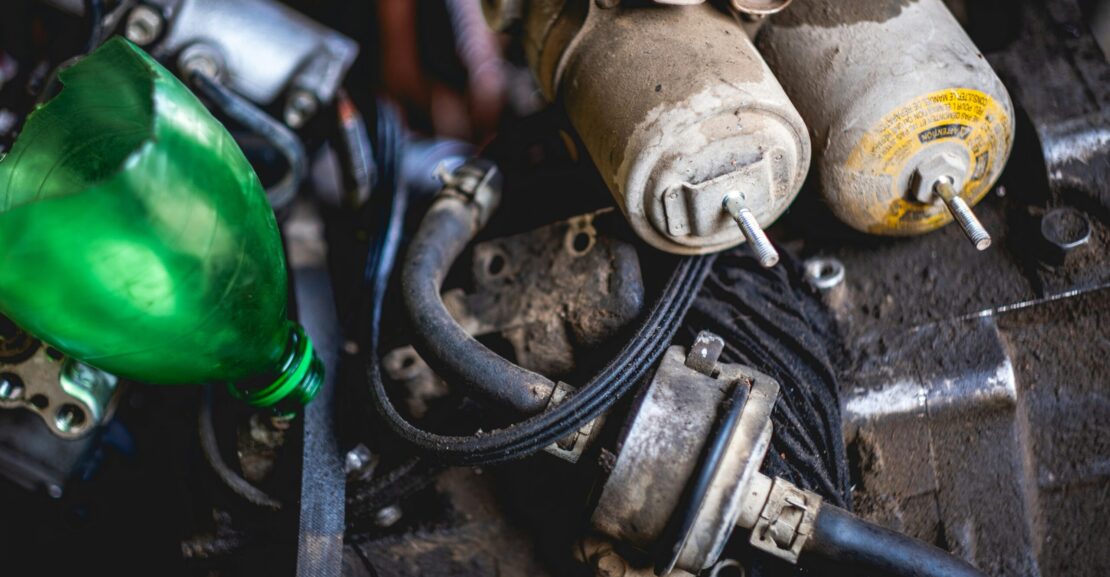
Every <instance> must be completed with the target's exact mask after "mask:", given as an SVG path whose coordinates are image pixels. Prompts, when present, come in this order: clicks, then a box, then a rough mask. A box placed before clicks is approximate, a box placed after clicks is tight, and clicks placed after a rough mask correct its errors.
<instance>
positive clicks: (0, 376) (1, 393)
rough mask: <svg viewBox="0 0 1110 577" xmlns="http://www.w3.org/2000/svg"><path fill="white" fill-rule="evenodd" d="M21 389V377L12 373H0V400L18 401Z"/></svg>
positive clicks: (20, 396)
mask: <svg viewBox="0 0 1110 577" xmlns="http://www.w3.org/2000/svg"><path fill="white" fill-rule="evenodd" d="M23 391H24V387H23V380H22V379H20V378H19V377H18V376H16V375H14V374H12V373H0V401H18V400H19V399H21V398H22V397H23Z"/></svg>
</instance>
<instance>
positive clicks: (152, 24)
mask: <svg viewBox="0 0 1110 577" xmlns="http://www.w3.org/2000/svg"><path fill="white" fill-rule="evenodd" d="M165 27H166V21H165V19H164V18H162V15H161V14H160V13H159V12H158V11H157V10H155V9H154V8H151V7H150V6H146V5H142V4H140V5H139V6H136V7H135V8H134V9H132V10H131V12H130V13H129V14H128V15H127V23H126V24H125V25H124V29H123V35H124V36H125V37H127V39H128V40H130V41H132V42H134V43H135V44H138V45H139V46H149V45H150V44H153V43H154V41H156V40H158V38H159V37H160V36H162V32H163V30H164V29H165Z"/></svg>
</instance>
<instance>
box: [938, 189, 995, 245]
mask: <svg viewBox="0 0 1110 577" xmlns="http://www.w3.org/2000/svg"><path fill="white" fill-rule="evenodd" d="M934 188H935V189H936V192H937V194H939V195H940V197H941V199H943V200H944V205H945V206H947V207H948V211H949V212H951V213H952V217H953V218H955V219H956V222H957V223H959V225H960V228H961V229H963V231H964V235H966V236H967V239H968V240H970V241H971V244H973V245H975V248H976V249H978V250H987V249H988V248H990V245H991V235H990V233H988V232H987V229H986V228H984V227H983V223H981V222H979V219H978V218H976V217H975V213H974V212H972V211H971V207H970V206H968V205H967V201H965V200H964V199H963V198H962V197H960V195H958V194H956V189H955V188H954V187H953V186H952V183H951V182H949V181H947V180H941V181H938V182H937V183H936V185H935V187H934Z"/></svg>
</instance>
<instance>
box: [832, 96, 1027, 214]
mask: <svg viewBox="0 0 1110 577" xmlns="http://www.w3.org/2000/svg"><path fill="white" fill-rule="evenodd" d="M1011 138H1012V134H1011V125H1010V118H1009V116H1008V115H1007V113H1006V109H1005V108H1003V107H1002V106H1001V105H1000V104H999V103H998V102H997V101H995V100H994V98H991V97H990V96H989V95H987V94H985V93H983V92H980V91H978V90H972V89H969V88H954V89H948V90H940V91H937V92H933V93H931V94H926V95H924V96H922V97H920V98H918V99H916V100H913V101H911V102H909V103H908V104H905V105H903V106H901V107H899V108H898V109H896V110H895V111H894V112H891V113H890V114H888V115H887V116H886V117H884V118H883V119H882V121H880V122H879V123H878V124H877V125H876V126H875V127H874V128H873V129H872V130H869V131H868V132H867V133H866V134H865V135H864V137H863V138H862V139H861V140H860V143H859V145H858V146H857V147H856V149H855V150H854V151H852V154H851V155H850V156H849V157H848V162H847V167H848V168H849V169H850V170H854V171H860V172H864V173H866V174H869V175H873V176H889V177H890V186H891V187H892V190H891V191H890V194H889V196H886V195H880V197H879V198H877V199H875V200H876V201H877V202H876V203H875V206H874V207H872V214H873V216H874V217H875V222H876V224H875V226H874V227H873V229H874V232H880V233H887V234H890V233H897V232H923V231H926V230H931V229H933V228H936V227H937V226H940V224H942V223H943V222H944V221H945V220H947V218H948V216H947V214H946V213H945V211H944V209H943V208H941V207H939V206H937V205H925V204H921V203H918V202H913V201H912V200H910V199H908V198H906V184H907V183H906V182H905V177H906V165H907V163H908V162H909V161H910V160H911V159H913V158H914V157H915V156H916V155H917V154H918V153H919V152H920V151H922V150H923V149H925V148H926V147H928V146H931V145H934V144H938V143H950V142H955V143H958V144H960V145H961V146H963V147H964V149H965V150H966V151H967V153H968V155H969V158H970V160H971V162H970V166H969V168H968V173H967V175H966V176H965V179H964V182H965V184H964V188H963V190H962V191H961V196H963V197H964V198H965V199H966V200H967V201H968V202H969V203H972V204H974V203H976V202H978V201H979V199H981V198H982V197H983V195H985V194H986V193H987V191H988V190H989V189H990V186H991V184H993V183H994V181H995V179H997V178H998V174H999V173H1000V172H1001V169H1002V163H1003V161H1004V160H1005V157H1006V156H1007V155H1008V154H1009V149H1010V139H1011Z"/></svg>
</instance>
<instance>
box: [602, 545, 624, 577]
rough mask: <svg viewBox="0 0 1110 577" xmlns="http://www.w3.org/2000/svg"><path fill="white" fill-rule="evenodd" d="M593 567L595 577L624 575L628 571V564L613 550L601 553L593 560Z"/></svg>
mask: <svg viewBox="0 0 1110 577" xmlns="http://www.w3.org/2000/svg"><path fill="white" fill-rule="evenodd" d="M594 567H595V568H596V569H597V570H596V571H595V572H594V574H595V575H596V576H597V577H624V575H625V574H626V573H627V572H628V564H627V563H625V562H624V559H622V558H621V556H620V555H617V554H616V553H615V552H613V551H606V552H604V553H601V554H600V555H599V556H598V557H597V559H596V560H595V561H594Z"/></svg>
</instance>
